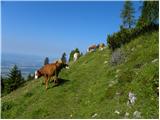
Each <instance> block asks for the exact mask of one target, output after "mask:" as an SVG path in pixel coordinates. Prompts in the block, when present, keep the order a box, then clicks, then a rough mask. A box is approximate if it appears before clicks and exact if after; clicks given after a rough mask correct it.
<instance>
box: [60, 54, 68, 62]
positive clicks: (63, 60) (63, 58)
mask: <svg viewBox="0 0 160 120" xmlns="http://www.w3.org/2000/svg"><path fill="white" fill-rule="evenodd" d="M61 60H62V62H63V63H66V62H67V58H66V53H65V52H64V53H63V54H62V57H61Z"/></svg>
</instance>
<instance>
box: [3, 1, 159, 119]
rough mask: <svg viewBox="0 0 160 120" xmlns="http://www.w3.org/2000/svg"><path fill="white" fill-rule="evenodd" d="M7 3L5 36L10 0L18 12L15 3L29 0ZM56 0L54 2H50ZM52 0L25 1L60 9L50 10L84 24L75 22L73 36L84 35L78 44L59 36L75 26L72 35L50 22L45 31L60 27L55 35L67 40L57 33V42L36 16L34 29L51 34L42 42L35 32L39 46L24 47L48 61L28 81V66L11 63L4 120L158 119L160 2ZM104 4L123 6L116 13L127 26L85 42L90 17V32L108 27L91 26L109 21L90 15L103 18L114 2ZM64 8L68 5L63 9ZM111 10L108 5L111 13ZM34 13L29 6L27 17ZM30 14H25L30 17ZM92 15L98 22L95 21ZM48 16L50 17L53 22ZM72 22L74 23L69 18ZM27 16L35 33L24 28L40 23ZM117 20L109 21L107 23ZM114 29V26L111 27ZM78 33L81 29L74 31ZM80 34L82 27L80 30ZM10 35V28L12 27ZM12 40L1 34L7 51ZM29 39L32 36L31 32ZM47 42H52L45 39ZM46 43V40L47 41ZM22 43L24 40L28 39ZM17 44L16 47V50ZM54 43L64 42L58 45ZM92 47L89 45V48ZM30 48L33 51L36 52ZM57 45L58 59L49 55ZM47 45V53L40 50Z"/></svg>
mask: <svg viewBox="0 0 160 120" xmlns="http://www.w3.org/2000/svg"><path fill="white" fill-rule="evenodd" d="M1 3H2V7H4V8H2V35H3V30H4V31H5V32H6V31H7V27H6V28H5V25H4V26H3V24H5V23H7V22H8V21H9V19H4V20H3V17H4V16H3V14H4V15H5V12H6V11H7V10H6V9H5V8H6V7H7V4H8V8H10V9H11V10H12V9H13V8H11V7H13V6H16V7H21V6H22V3H23V2H21V1H20V2H16V1H13V2H11V3H14V4H11V3H8V2H7V1H3V2H1ZM49 3H51V4H52V5H51V4H50V5H49ZM49 3H47V4H46V2H44V1H43V2H38V1H37V2H33V1H28V2H24V3H23V5H25V6H27V8H28V7H29V6H30V5H32V4H34V5H33V6H36V5H37V6H40V7H44V6H45V5H46V6H48V9H50V10H52V9H51V8H53V11H51V12H50V13H51V14H53V13H54V11H56V10H57V13H56V12H55V14H56V15H57V16H54V19H55V21H56V20H57V24H60V23H59V22H61V24H62V22H64V24H67V25H68V27H70V28H72V27H73V26H74V24H75V23H76V24H81V26H82V28H83V29H82V31H81V30H80V29H81V28H78V27H76V25H75V26H74V27H75V29H72V32H73V36H69V37H68V39H69V38H70V39H72V37H73V38H74V39H76V38H77V41H76V40H75V41H76V42H73V41H69V40H68V41H67V40H64V41H60V38H62V37H63V35H64V36H65V37H66V39H67V33H68V32H69V31H70V29H69V28H68V32H67V31H65V30H66V29H65V28H64V31H65V32H66V34H63V32H62V36H61V35H60V34H61V33H59V30H60V29H62V28H61V27H62V26H63V25H62V26H60V27H59V29H56V30H55V28H56V25H55V26H52V29H51V28H50V26H49V25H48V24H47V22H46V23H44V24H43V25H42V26H43V27H44V29H45V28H47V27H49V28H50V29H51V31H50V32H51V33H52V32H53V33H52V34H54V32H55V33H56V34H57V36H58V35H59V36H60V38H58V37H57V36H55V38H56V40H55V41H54V40H51V41H52V42H51V41H48V40H47V39H49V38H48V37H46V36H47V35H49V33H48V34H47V33H46V34H45V35H44V36H43V35H42V33H40V32H39V31H41V30H42V29H38V22H42V21H43V20H41V19H38V18H37V19H36V18H34V20H35V21H36V22H37V28H35V29H36V32H35V33H33V34H34V35H38V36H40V37H46V41H45V40H42V39H39V40H33V39H34V38H36V37H35V36H34V37H32V36H31V37H32V38H33V39H32V40H33V41H34V42H31V44H34V47H33V48H32V47H31V46H32V45H30V49H27V47H29V46H27V44H26V46H27V47H20V46H19V47H20V49H21V50H22V51H25V49H26V50H28V52H29V51H30V53H31V54H32V53H36V51H39V52H37V54H38V55H40V54H44V56H45V57H44V61H42V63H41V66H40V67H39V68H38V69H37V68H36V70H35V71H32V72H31V73H30V74H28V77H27V78H24V77H23V75H22V74H21V72H23V71H21V66H19V65H16V64H14V65H13V67H11V68H10V70H9V73H8V74H7V76H2V74H1V118H2V119H159V1H141V2H140V1H117V2H116V1H103V2H102V1H101V2H98V1H95V2H93V1H92V2H89V1H79V2H76V1H66V2H64V1H61V2H58V1H50V2H49ZM74 5H75V6H76V7H75V6H74ZM105 5H113V6H115V7H117V8H118V6H120V10H121V11H120V14H119V17H118V18H117V19H118V20H120V24H118V27H116V31H112V32H107V31H105V29H103V30H104V31H105V32H106V34H105V38H106V39H105V43H103V41H96V40H95V41H94V39H93V40H89V39H88V40H86V41H89V42H88V43H87V42H83V41H82V40H80V41H78V37H80V38H81V36H83V34H81V32H83V31H85V32H87V30H88V28H86V27H85V24H82V23H81V22H84V23H85V22H86V26H87V24H88V27H91V28H90V29H89V30H90V32H92V30H93V31H94V29H96V30H97V31H101V29H100V27H95V28H94V27H93V26H90V25H91V24H92V23H93V24H96V26H99V25H100V24H101V23H100V21H101V22H102V20H101V19H105V17H99V18H96V16H94V17H93V16H92V17H91V16H90V14H91V13H92V15H94V14H96V15H97V17H98V15H102V13H100V12H99V10H101V8H102V7H104V8H106V7H107V6H105ZM136 5H138V6H136ZM66 6H67V7H66ZM97 6H99V7H100V8H99V7H97ZM30 8H31V9H30V12H32V10H33V11H34V10H35V9H36V8H35V7H30ZM59 8H67V9H64V10H63V9H61V11H58V9H59ZM80 8H81V9H83V8H84V9H85V10H88V11H86V13H90V12H91V13H90V14H85V12H84V11H85V10H81V9H80ZM93 8H94V9H93ZM104 8H103V10H106V9H104ZM135 8H137V9H138V11H137V9H135ZM23 9H24V7H23ZM37 9H38V8H37ZM65 10H66V11H65ZM94 10H95V11H94ZM116 10H118V9H115V10H113V9H111V8H110V11H104V13H105V12H106V13H108V12H111V13H113V15H114V13H115V14H116V12H119V11H116ZM93 11H94V14H93ZM3 12H4V13H3ZM20 12H22V11H19V12H18V13H17V14H19V15H20ZM30 12H29V11H28V12H27V14H28V15H29V14H33V15H37V16H38V13H37V14H35V13H34V12H35V11H34V12H33V13H30ZM63 13H64V14H63ZM65 13H66V14H65ZM68 13H69V14H71V15H72V14H74V15H73V16H72V19H69V17H71V16H67V15H68ZM27 14H24V16H25V15H27ZM39 14H40V15H39V16H38V17H40V16H41V15H43V14H47V13H45V12H44V13H40V12H39ZM84 14H85V15H86V16H85V20H84V19H83V20H82V19H80V20H79V21H76V20H77V19H76V17H77V18H78V19H79V17H80V16H81V15H84ZM14 15H16V14H14ZM60 16H64V17H65V18H66V19H61V20H60V21H58V17H60ZM89 17H91V18H92V19H93V18H95V19H96V20H93V21H92V20H91V21H89V20H90V19H89ZM49 18H50V17H49ZM49 18H48V21H50V20H49ZM68 19H69V20H71V21H72V22H68ZM107 19H112V20H111V23H112V24H113V26H114V24H117V23H116V20H113V18H112V17H107ZM5 20H6V21H5ZM16 20H18V17H17V18H16V16H15V21H16ZM21 20H22V18H21ZM52 20H53V19H52ZM27 21H28V22H26V24H28V25H27V26H28V28H27V27H25V25H24V26H23V25H22V26H23V27H25V28H26V29H28V30H23V29H21V30H20V31H21V32H23V31H25V32H26V33H25V32H24V33H23V34H24V35H25V34H27V31H28V32H29V31H30V30H31V31H32V32H34V30H32V29H30V27H29V26H30V25H33V24H31V23H32V22H31V20H29V19H28V20H27ZM35 21H34V22H35ZM96 21H97V23H96ZM114 22H115V23H114ZM89 23H90V24H89ZM111 23H109V22H107V21H106V23H105V24H107V25H108V24H111ZM19 24H21V22H20V23H19ZM35 24H36V23H35ZM46 24H47V25H46ZM22 26H21V27H22ZM46 26H47V27H46ZM77 26H78V25H77ZM54 27H55V28H54ZM101 27H102V26H101ZM18 28H19V27H17V28H15V32H17V31H18ZM49 28H48V29H49ZM8 29H9V28H8ZM85 29H87V30H85ZM107 29H112V28H111V27H110V28H109V27H108V28H107ZM107 29H106V30H107ZM12 30H13V29H12ZM45 30H46V29H45ZM45 30H43V31H45ZM20 31H19V32H20ZM46 31H47V30H46ZM61 31H63V30H61ZM77 31H78V33H75V32H77ZM79 31H81V32H80V33H79ZM5 32H4V33H5ZM8 32H10V31H9V30H8ZM48 32H49V31H48ZM74 33H75V34H74ZM88 33H89V31H88ZM100 33H101V32H99V33H98V32H97V34H96V33H95V35H93V38H95V39H96V38H98V37H97V36H99V35H100ZM13 34H14V32H13ZM21 34H22V33H21ZM23 34H22V35H23ZM28 34H29V33H28ZM93 34H94V33H93ZM6 35H7V33H6ZM16 35H18V34H15V40H16V39H19V38H21V37H18V36H16ZM50 35H51V34H50ZM79 35H80V36H79ZM4 36H5V35H4ZM84 36H85V34H84ZM50 37H51V36H50ZM89 37H91V36H90V35H88V36H87V37H86V38H89ZM7 38H8V37H2V51H3V50H7V48H3V46H5V47H6V46H7V44H6V45H4V44H5V40H6V39H7ZM27 38H28V36H26V39H27ZM24 39H25V38H24ZM52 39H54V37H53V38H52ZM90 39H91V38H90ZM13 40H14V39H13ZM28 41H29V40H28ZM44 41H45V43H43V42H44ZM3 42H4V44H3ZM41 42H42V44H40V43H41ZM48 42H50V43H48ZM63 42H64V43H63ZM8 44H9V43H8ZM18 44H20V45H21V44H22V43H18ZM18 44H17V45H18ZM12 45H13V44H12ZM12 45H9V47H10V49H11V48H12V47H11V46H12ZM50 45H51V46H50ZM54 45H57V47H56V46H54ZM58 45H60V47H59V46H58ZM72 45H73V46H74V45H75V47H72ZM85 45H87V47H84V46H85ZM17 47H18V46H17ZM83 47H84V49H85V52H84V51H83ZM61 48H63V49H61ZM31 49H33V51H32V52H31ZM52 49H53V51H52V52H53V54H54V53H55V54H58V53H59V51H61V52H60V53H61V54H60V56H52V57H54V58H58V59H54V60H50V59H49V58H50V56H49V51H50V50H52ZM54 49H55V50H54ZM8 50H9V49H8ZM14 50H15V49H14ZM41 50H42V51H45V52H44V53H43V52H40V51H41ZM56 50H57V53H56ZM65 50H66V51H65ZM22 51H21V52H22ZM68 51H69V52H68ZM47 53H48V54H47ZM2 60H3V58H2Z"/></svg>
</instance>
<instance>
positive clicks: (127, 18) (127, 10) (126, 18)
mask: <svg viewBox="0 0 160 120" xmlns="http://www.w3.org/2000/svg"><path fill="white" fill-rule="evenodd" d="M134 13H135V10H134V8H133V5H132V2H131V1H125V3H124V8H123V10H122V12H121V18H122V21H123V26H124V27H128V28H131V27H132V26H133V25H134V24H135V19H134Z"/></svg>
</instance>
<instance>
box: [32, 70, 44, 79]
mask: <svg viewBox="0 0 160 120" xmlns="http://www.w3.org/2000/svg"><path fill="white" fill-rule="evenodd" d="M41 76H42V74H41V73H40V71H39V70H36V71H35V75H34V78H35V79H38V78H40V77H41Z"/></svg>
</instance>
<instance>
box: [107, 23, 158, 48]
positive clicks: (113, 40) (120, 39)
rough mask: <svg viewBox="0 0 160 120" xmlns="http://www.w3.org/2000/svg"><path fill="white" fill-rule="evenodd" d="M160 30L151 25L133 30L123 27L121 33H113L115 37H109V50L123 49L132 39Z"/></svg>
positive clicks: (156, 26)
mask: <svg viewBox="0 0 160 120" xmlns="http://www.w3.org/2000/svg"><path fill="white" fill-rule="evenodd" d="M158 29H159V25H156V24H150V25H147V26H143V27H136V28H132V29H126V28H123V27H122V26H121V27H120V31H119V32H116V33H113V35H108V37H107V43H108V46H109V48H111V49H112V50H115V49H116V48H119V47H121V46H122V45H124V44H126V43H128V42H130V41H131V40H132V39H134V38H136V37H137V36H139V35H141V34H144V33H146V32H149V31H155V30H158Z"/></svg>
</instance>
